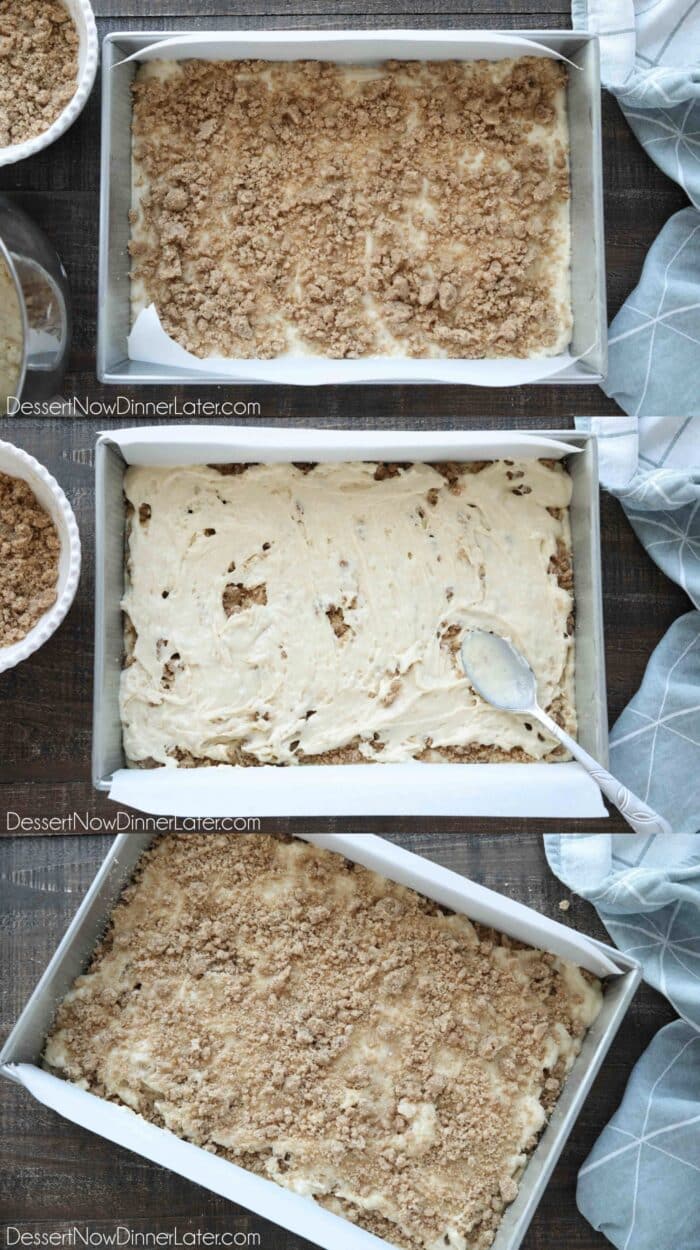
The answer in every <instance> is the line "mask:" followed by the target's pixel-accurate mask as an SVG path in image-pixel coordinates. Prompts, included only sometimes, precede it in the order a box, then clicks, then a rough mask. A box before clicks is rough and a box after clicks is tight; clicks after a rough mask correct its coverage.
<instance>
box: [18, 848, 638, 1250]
mask: <svg viewBox="0 0 700 1250" xmlns="http://www.w3.org/2000/svg"><path fill="white" fill-rule="evenodd" d="M154 836H155V835H154V834H153V833H150V834H146V833H140V834H135V833H130V834H120V835H119V836H118V837H117V838H116V840H115V841H114V843H113V844H112V847H111V849H110V851H109V853H108V854H107V857H106V859H105V862H104V864H103V865H102V868H101V869H100V871H99V872H98V874H97V877H96V878H95V881H94V883H93V885H92V886H91V888H90V890H89V891H88V893H87V895H86V896H85V899H84V900H83V903H82V905H81V907H80V909H79V911H78V913H77V915H76V917H75V919H74V920H73V922H72V924H71V925H70V927H69V929H68V931H67V933H66V935H65V937H64V938H63V940H62V942H61V943H60V945H59V947H58V949H57V951H56V953H55V955H54V956H53V958H52V960H51V962H50V963H49V965H48V967H47V969H46V971H45V973H44V975H43V976H42V978H41V980H40V981H39V984H38V985H37V987H36V989H35V991H34V993H33V994H32V996H31V998H30V1000H29V1002H28V1003H27V1005H26V1007H25V1008H24V1011H23V1012H22V1014H21V1016H20V1018H19V1020H18V1021H17V1024H16V1025H15V1027H14V1029H13V1030H12V1033H11V1034H10V1036H9V1038H8V1040H7V1042H6V1043H5V1046H4V1047H3V1049H2V1052H1V1053H0V1072H2V1074H3V1075H4V1076H6V1077H9V1078H10V1079H11V1080H14V1081H17V1082H18V1083H20V1084H22V1085H25V1086H26V1087H27V1088H28V1089H29V1090H30V1092H31V1093H32V1094H33V1095H34V1096H35V1097H36V1098H37V1099H38V1100H39V1101H40V1102H43V1103H45V1104H46V1105H48V1106H52V1107H54V1109H55V1110H57V1111H58V1112H59V1113H60V1114H62V1115H64V1116H67V1118H69V1119H71V1120H73V1121H74V1122H76V1123H78V1124H81V1125H82V1126H83V1127H85V1128H88V1129H90V1130H91V1131H93V1132H97V1133H99V1134H100V1135H101V1136H103V1137H107V1138H108V1139H109V1140H111V1141H115V1142H117V1143H118V1144H120V1145H123V1146H126V1147H127V1148H128V1149H130V1150H132V1151H135V1152H136V1153H137V1154H140V1155H142V1156H145V1157H146V1158H150V1159H153V1160H154V1161H156V1162H158V1163H162V1164H164V1165H165V1166H168V1167H170V1168H171V1169H172V1170H173V1171H175V1172H177V1173H179V1174H180V1175H182V1176H186V1177H188V1178H189V1179H192V1180H196V1181H197V1182H198V1183H200V1184H203V1185H205V1186H206V1187H207V1188H209V1189H210V1190H212V1191H213V1192H215V1193H218V1194H220V1195H222V1196H224V1197H226V1198H229V1199H231V1200H233V1201H236V1202H238V1203H240V1205H242V1206H245V1207H247V1208H248V1209H250V1210H253V1211H255V1212H257V1214H259V1215H263V1216H265V1217H266V1218H268V1219H272V1220H274V1221H275V1222H277V1223H279V1224H281V1225H282V1226H283V1227H285V1228H287V1229H289V1230H290V1231H292V1232H294V1233H297V1234H298V1235H299V1236H302V1237H307V1238H309V1239H310V1240H313V1241H316V1242H317V1244H319V1245H321V1246H325V1247H326V1248H327V1250H336V1248H337V1246H338V1245H341V1244H342V1245H343V1246H344V1247H345V1250H372V1248H373V1247H380V1246H381V1245H382V1244H384V1245H385V1246H387V1245H388V1243H382V1242H381V1241H379V1240H377V1239H376V1238H375V1237H372V1236H370V1235H369V1234H368V1233H366V1232H365V1231H364V1230H363V1229H360V1228H357V1227H356V1226H355V1225H353V1224H350V1223H348V1222H346V1221H345V1220H341V1219H340V1217H338V1216H335V1215H332V1214H331V1213H330V1212H329V1211H325V1210H324V1209H323V1208H321V1207H318V1206H317V1205H316V1204H315V1203H313V1202H311V1201H310V1200H309V1199H308V1198H305V1197H301V1196H299V1195H296V1194H291V1193H290V1192H288V1191H286V1190H284V1189H281V1188H280V1187H279V1186H277V1185H276V1184H275V1183H274V1182H273V1181H267V1180H263V1179H262V1178H260V1177H258V1176H255V1175H253V1174H251V1173H249V1172H245V1171H243V1170H242V1169H240V1168H238V1167H236V1166H235V1165H234V1164H231V1163H228V1162H227V1161H226V1160H223V1159H219V1158H216V1157H215V1156H213V1155H211V1154H208V1153H207V1152H205V1151H203V1150H201V1149H200V1148H199V1147H196V1146H192V1145H190V1144H189V1143H184V1142H181V1141H179V1139H177V1138H174V1137H173V1136H172V1134H170V1133H166V1132H165V1131H164V1130H162V1129H159V1128H156V1127H155V1126H152V1125H149V1124H147V1123H145V1122H144V1121H143V1120H142V1119H141V1118H140V1117H138V1116H135V1115H133V1114H132V1113H125V1112H124V1111H123V1110H122V1109H121V1108H117V1107H115V1106H113V1105H111V1104H109V1103H105V1102H104V1101H103V1100H102V1099H98V1098H96V1097H94V1096H93V1095H90V1094H87V1093H85V1092H84V1091H82V1090H79V1089H77V1088H76V1087H75V1086H72V1085H69V1084H67V1083H66V1082H64V1081H62V1080H60V1079H59V1078H57V1077H55V1076H51V1075H49V1074H48V1073H44V1072H42V1071H40V1070H39V1065H40V1063H41V1055H42V1053H43V1049H44V1044H45V1039H46V1036H47V1034H48V1032H49V1029H50V1027H51V1023H52V1020H53V1017H54V1013H55V1011H56V1008H57V1006H58V1004H59V1003H60V1002H61V1000H62V999H63V997H64V996H65V994H66V993H67V991H68V989H69V988H70V986H71V985H72V983H73V981H74V979H75V978H76V976H78V975H80V973H81V972H83V971H84V969H85V967H86V965H87V963H88V962H89V959H90V956H91V954H92V952H93V950H94V949H95V946H96V945H97V943H98V941H99V940H100V938H101V936H102V934H103V933H104V930H105V928H106V925H107V922H108V919H109V916H110V913H111V911H112V908H113V906H114V904H115V902H116V900H117V898H118V897H119V895H120V893H121V891H122V889H123V888H124V886H125V885H126V884H127V882H128V881H129V880H130V879H131V877H132V875H133V872H134V869H135V866H136V864H137V862H138V860H139V857H140V856H141V854H142V852H143V851H144V850H145V849H146V848H147V846H148V845H149V843H150V842H151V840H152V839H153V837H154ZM229 836H230V837H237V836H240V835H237V834H230V835H229ZM247 836H249V837H256V836H258V835H256V834H249V835H247ZM302 836H304V837H305V838H306V840H308V841H310V842H312V843H314V844H315V845H318V846H324V847H327V848H329V849H331V850H336V851H338V852H340V853H341V854H342V855H345V856H346V857H347V858H349V859H351V860H355V861H357V862H361V863H363V864H365V866H367V867H370V868H373V869H375V870H376V871H379V872H381V873H383V875H384V876H386V877H388V878H389V879H391V880H396V881H399V882H400V883H401V884H403V885H409V886H411V887H412V888H414V889H417V890H419V891H420V892H421V893H423V894H425V895H427V896H428V897H429V898H434V899H436V901H437V902H439V903H441V904H442V905H443V906H447V907H450V908H451V909H452V910H456V911H461V912H463V913H464V914H465V915H468V916H469V915H470V916H472V918H473V919H476V920H480V921H481V922H482V923H486V924H494V926H495V927H496V928H498V929H500V930H501V931H502V932H505V933H509V934H511V936H513V937H518V938H520V940H530V941H534V942H536V943H537V942H541V944H542V946H543V947H544V949H552V950H554V951H555V953H561V954H563V955H565V956H566V957H569V958H572V957H573V958H575V957H576V956H575V955H573V956H572V954H571V953H570V951H569V944H570V943H571V942H572V941H576V942H580V941H581V940H582V941H583V943H584V944H585V946H586V947H587V948H588V952H589V955H588V956H587V957H586V958H589V959H590V958H593V959H594V960H595V961H597V960H600V959H602V960H603V961H604V966H607V967H608V968H610V969H612V972H611V974H610V975H609V976H608V978H607V980H606V981H605V993H604V999H603V1006H602V1009H601V1012H600V1014H599V1016H598V1018H597V1020H596V1021H595V1022H594V1024H593V1025H592V1027H591V1028H590V1030H589V1032H588V1034H587V1035H586V1037H585V1039H584V1042H583V1046H582V1049H581V1053H580V1054H579V1055H578V1057H577V1058H576V1060H575V1062H574V1066H573V1068H572V1071H571V1073H570V1074H569V1077H568V1079H567V1081H566V1083H565V1085H564V1088H563V1090H562V1093H561V1095H560V1097H559V1100H558V1102H557V1105H556V1107H555V1109H554V1112H553V1114H552V1116H551V1119H550V1121H549V1124H548V1125H547V1127H546V1129H545V1131H544V1133H543V1134H542V1137H541V1138H540V1140H539V1143H538V1145H537V1147H536V1149H535V1151H534V1152H533V1154H532V1155H531V1157H530V1160H529V1162H528V1165H527V1167H526V1169H525V1172H524V1174H523V1177H522V1179H521V1181H520V1188H519V1192H518V1196H517V1198H516V1199H515V1201H514V1202H513V1203H512V1204H511V1206H509V1207H508V1209H507V1211H506V1213H505V1216H504V1219H503V1221H502V1223H501V1225H500V1227H499V1230H498V1233H497V1235H496V1240H495V1242H494V1245H493V1250H517V1248H518V1247H519V1246H520V1244H521V1241H522V1239H523V1237H524V1236H525V1233H526V1232H527V1229H528V1226H529V1224H530V1221H531V1220H532V1217H533V1215H534V1213H535V1210H536V1208H537V1204H538V1202H539V1200H540V1198H541V1197H542V1194H543V1192H544V1189H545V1187H546V1185H547V1183H548V1181H549V1179H550V1177H551V1175H552V1172H553V1170H554V1167H555V1164H556V1162H557V1160H558V1158H559V1155H560V1154H561V1151H562V1149H563V1147H564V1145H565V1143H566V1141H567V1139H568V1137H569V1136H570V1134H571V1132H572V1130H573V1128H574V1124H575V1122H576V1118H577V1116H578V1114H579V1112H580V1110H581V1107H582V1105H583V1103H584V1101H585V1099H586V1097H587V1095H588V1093H589V1091H590V1088H591V1086H592V1084H593V1081H594V1079H595V1077H596V1075H597V1073H598V1071H599V1069H600V1067H601V1065H602V1063H603V1062H604V1060H605V1057H606V1054H607V1052H608V1050H609V1048H610V1046H611V1044H612V1042H613V1039H614V1037H615V1034H616V1033H617V1030H618V1029H619V1027H620V1025H621V1023H622V1020H623V1019H624V1016H625V1014H626V1012H627V1010H628V1008H629V1005H630V1002H631V1000H632V998H633V996H634V994H635V992H636V989H637V987H638V985H639V982H640V980H641V970H640V967H639V964H638V963H637V962H636V961H635V960H634V959H631V958H629V956H627V955H624V954H622V953H621V952H620V951H618V950H615V949H614V948H613V947H611V946H608V945H606V944H605V943H602V942H597V941H594V940H593V939H591V938H587V937H585V936H584V935H577V934H576V933H575V931H572V930H571V929H570V928H569V927H568V926H563V925H561V924H560V923H558V922H556V921H551V920H549V919H548V918H547V917H544V916H541V915H539V913H538V912H536V911H534V910H532V909H531V908H529V907H525V906H524V905H522V904H517V903H514V902H513V901H512V900H511V899H508V898H507V897H505V896H504V895H502V894H498V893H496V892H494V891H492V890H486V889H484V888H483V887H481V886H478V885H477V884H476V883H474V882H470V881H469V880H467V879H466V878H464V877H462V876H460V875H459V874H457V873H454V872H451V871H449V870H447V869H444V868H441V867H439V866H438V865H436V864H434V863H433V862H431V861H429V860H426V859H424V858H422V857H420V856H417V855H412V854H410V853H409V852H407V851H404V850H402V849H401V848H399V847H397V846H396V845H395V844H394V843H389V842H387V841H385V840H384V839H383V838H377V837H374V836H372V835H370V834H359V835H354V836H352V835H343V834H309V835H302ZM580 962H585V958H583V957H582V958H581V959H580ZM15 1065H22V1066H15Z"/></svg>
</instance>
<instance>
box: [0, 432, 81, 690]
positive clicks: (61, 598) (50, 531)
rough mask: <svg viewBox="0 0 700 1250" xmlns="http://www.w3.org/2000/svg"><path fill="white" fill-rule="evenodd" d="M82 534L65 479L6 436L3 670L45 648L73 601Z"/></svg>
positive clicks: (1, 517)
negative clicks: (63, 485)
mask: <svg viewBox="0 0 700 1250" xmlns="http://www.w3.org/2000/svg"><path fill="white" fill-rule="evenodd" d="M79 576H80V535H79V533H78V525H77V522H76V519H75V516H74V514H73V509H72V508H71V506H70V504H69V502H68V500H67V499H66V496H65V495H64V493H63V491H62V490H61V487H60V486H59V484H58V482H57V481H56V480H55V479H54V478H53V477H52V476H51V474H50V473H49V472H48V470H47V469H45V468H44V466H43V465H42V464H39V461H38V460H35V459H34V457H33V456H30V455H28V453H27V452H26V451H23V450H22V449H21V448H20V447H15V446H14V445H13V444H12V443H4V442H1V441H0V673H4V672H5V671H6V670H7V669H9V668H14V667H15V665H17V664H20V663H21V661H22V660H26V659H27V657H28V656H30V655H32V654H33V653H34V652H35V651H38V649H39V647H42V646H43V645H44V643H45V642H46V641H47V640H48V639H49V638H50V637H51V635H52V634H53V633H55V631H56V630H57V629H58V627H59V625H60V624H61V622H62V620H63V618H64V617H65V615H66V613H67V612H68V609H69V608H70V606H71V604H72V602H73V599H74V598H75V592H76V590H77V587H78V578H79Z"/></svg>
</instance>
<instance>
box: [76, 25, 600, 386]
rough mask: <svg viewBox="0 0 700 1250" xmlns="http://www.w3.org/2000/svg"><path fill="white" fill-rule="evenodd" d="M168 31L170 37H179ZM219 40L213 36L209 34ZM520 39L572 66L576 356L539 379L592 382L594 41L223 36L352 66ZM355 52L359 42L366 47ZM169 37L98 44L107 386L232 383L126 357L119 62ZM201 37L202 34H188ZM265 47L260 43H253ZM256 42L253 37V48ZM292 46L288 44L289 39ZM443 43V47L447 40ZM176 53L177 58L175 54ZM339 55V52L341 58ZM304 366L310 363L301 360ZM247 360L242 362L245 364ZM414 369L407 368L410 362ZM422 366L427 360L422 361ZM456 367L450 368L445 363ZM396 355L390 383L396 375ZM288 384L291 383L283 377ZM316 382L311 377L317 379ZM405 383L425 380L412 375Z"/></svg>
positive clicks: (117, 36) (125, 105) (126, 165)
mask: <svg viewBox="0 0 700 1250" xmlns="http://www.w3.org/2000/svg"><path fill="white" fill-rule="evenodd" d="M173 33H177V35H178V37H180V36H182V35H183V33H185V32H181V31H178V32H173ZM217 33H218V34H219V35H220V34H221V32H217ZM494 33H497V35H498V36H499V37H501V36H503V37H505V38H508V37H511V38H516V39H518V38H526V39H529V40H534V41H535V42H537V43H539V44H542V45H544V46H545V47H547V48H550V49H552V50H553V51H555V52H558V53H560V54H561V55H563V56H565V57H567V58H568V59H569V60H570V61H572V62H573V63H574V64H575V65H577V66H578V67H579V71H580V72H574V71H571V72H570V75H569V86H568V99H567V105H568V116H569V134H570V166H571V289H572V305H573V321H574V325H573V337H572V345H571V352H572V355H574V356H576V357H579V359H577V360H576V362H575V363H573V364H572V365H570V366H569V367H568V368H566V369H565V370H564V371H562V372H560V373H558V374H555V375H553V376H551V377H549V378H543V379H541V381H542V382H550V383H554V384H556V385H561V384H562V383H571V382H580V383H585V384H590V383H592V382H599V381H601V380H602V379H603V378H604V377H605V375H606V372H607V315H606V270H605V248H604V229H603V174H602V141H601V113H600V94H601V89H600V64H599V50H598V40H597V37H596V36H595V35H590V34H587V33H585V32H583V31H561V30H559V31H536V30H528V31H498V32H493V31H490V32H489V31H479V30H458V31H454V30H450V31H440V30H432V31H431V30H425V31H412V30H396V31H381V30H377V31H371V32H367V31H364V32H353V31H340V32H339V31H308V32H291V33H290V32H284V31H280V32H277V34H278V35H279V38H278V39H276V38H275V36H274V34H272V33H271V32H260V31H245V32H243V31H231V32H227V34H229V35H230V39H231V40H232V41H233V42H234V46H235V49H236V52H237V54H238V55H240V57H242V58H244V57H249V56H254V57H261V58H264V59H269V60H289V59H290V56H291V55H293V56H294V57H296V58H306V59H326V60H333V59H343V41H345V43H346V44H347V45H348V46H352V49H353V59H354V60H362V59H364V60H374V61H376V60H381V59H385V58H386V57H392V58H393V59H397V60H401V59H406V60H415V59H417V58H418V59H440V58H444V57H445V56H453V57H456V58H459V56H460V42H461V44H462V47H463V48H466V47H467V46H468V44H469V41H470V40H472V41H473V40H474V39H475V37H477V36H478V37H484V36H489V35H490V36H493V35H494ZM370 36H371V42H368V43H367V45H366V46H364V44H363V42H362V41H368V40H370ZM168 37H169V36H168V33H166V32H163V31H154V32H143V31H139V32H123V33H122V32H119V33H114V34H111V35H108V36H107V37H106V38H105V40H104V45H103V61H102V65H103V73H102V164H101V181H100V254H99V301H98V320H97V375H98V377H99V379H100V381H102V382H107V383H114V384H115V385H120V386H123V385H134V384H138V383H145V384H153V383H156V384H163V385H168V384H169V385H173V384H179V385H183V384H193V385H198V384H199V385H201V384H202V383H206V382H228V383H229V384H230V383H231V381H232V379H231V377H230V376H229V377H221V376H220V375H217V374H216V373H213V372H212V373H211V374H210V373H207V372H200V371H198V370H188V369H180V368H176V367H165V366H161V365H153V364H143V363H140V362H137V361H131V360H129V359H128V352H127V337H128V334H129V330H130V326H131V321H130V281H129V268H130V261H129V255H128V243H129V231H130V227H129V210H130V208H131V90H130V88H131V83H132V81H133V79H134V75H135V73H136V65H135V64H134V63H133V62H132V63H130V64H123V63H122V62H124V60H125V58H126V57H129V56H131V55H133V54H134V53H137V52H140V51H142V50H143V49H144V48H146V47H148V45H149V44H152V43H154V42H157V41H158V40H163V39H166V38H168ZM197 37H198V38H202V37H203V32H201V31H199V32H197ZM261 39H264V40H265V41H266V42H265V44H263V45H262V46H261V43H260V40H261ZM256 40H257V41H258V42H257V43H256ZM292 41H293V42H292ZM448 41H449V42H448ZM183 55H186V53H184V52H183ZM345 59H347V52H346V54H345ZM309 359H310V360H313V358H309ZM246 363H248V364H249V363H250V362H246ZM350 363H351V364H352V370H351V371H350V374H351V376H349V377H348V379H347V380H349V381H356V382H362V381H363V380H364V379H363V370H362V360H361V359H360V360H357V361H352V362H350ZM411 363H412V364H413V365H414V364H415V363H416V362H411ZM427 363H429V362H426V364H427ZM453 363H457V362H453ZM401 367H402V361H401V358H400V357H397V359H396V378H395V379H393V380H395V381H402V380H408V379H403V378H402V374H401ZM284 380H291V381H294V380H295V379H294V378H292V377H290V378H289V379H284ZM323 380H324V379H323V377H322V376H320V377H319V381H323ZM413 380H417V381H420V380H426V381H430V380H433V381H434V379H430V378H429V377H428V376H427V374H426V378H425V379H423V378H421V377H419V378H415V379H413Z"/></svg>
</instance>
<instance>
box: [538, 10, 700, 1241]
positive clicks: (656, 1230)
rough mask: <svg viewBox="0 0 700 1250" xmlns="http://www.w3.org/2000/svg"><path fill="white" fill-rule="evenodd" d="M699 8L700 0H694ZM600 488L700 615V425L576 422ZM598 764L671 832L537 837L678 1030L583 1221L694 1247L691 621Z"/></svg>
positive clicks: (600, 1147) (612, 1129) (624, 1123)
mask: <svg viewBox="0 0 700 1250" xmlns="http://www.w3.org/2000/svg"><path fill="white" fill-rule="evenodd" d="M699 4H700V0H699ZM577 425H578V426H579V427H580V428H585V429H589V430H593V431H594V432H595V433H596V434H597V435H598V447H599V452H600V464H601V480H602V481H603V483H604V485H606V486H607V487H608V489H609V490H611V491H612V493H613V494H615V495H617V496H618V498H619V499H620V500H621V502H622V506H623V507H624V509H625V511H626V513H627V515H628V517H629V519H630V521H631V522H632V524H633V526H634V528H635V530H636V532H637V534H638V536H639V538H640V541H641V542H642V543H643V544H644V546H645V547H646V548H647V551H648V553H649V555H650V556H651V557H652V558H653V559H654V560H655V561H656V563H657V564H658V565H659V566H660V568H662V569H663V570H664V572H666V573H667V574H668V576H669V577H672V578H673V579H674V580H675V581H677V582H679V584H680V585H682V586H683V587H684V588H685V590H686V591H687V593H688V595H689V597H690V599H691V602H692V603H694V604H695V605H696V608H697V607H698V606H700V417H687V418H682V417H641V418H635V417H593V418H590V417H589V418H586V417H581V418H579V419H578V420H577ZM610 755H611V764H612V767H613V770H614V771H615V773H616V774H617V775H619V776H620V778H621V779H622V780H623V781H624V782H625V784H626V785H628V786H630V787H631V788H632V789H634V790H635V791H636V792H637V793H638V794H640V795H642V796H643V797H645V798H646V799H647V801H648V802H650V803H651V804H652V805H653V806H654V807H655V808H657V810H659V811H660V812H661V813H662V814H663V815H665V816H666V818H667V819H668V820H669V821H670V822H671V824H672V827H673V828H674V829H676V830H678V832H677V833H675V834H673V835H671V836H664V835H661V834H656V835H652V836H650V837H643V836H637V837H634V836H631V835H627V834H617V835H610V834H595V835H592V836H590V837H581V836H580V835H578V836H577V835H573V834H550V835H547V836H546V837H545V849H546V852H547V858H548V860H549V863H550V866H551V867H552V869H553V871H554V872H555V873H556V874H557V876H558V877H560V878H561V880H562V881H564V882H565V883H566V885H567V886H568V887H569V888H570V889H572V890H574V891H576V892H577V893H578V894H581V895H582V896H583V897H584V898H587V899H589V900H590V902H592V903H593V905H594V906H595V907H596V909H597V911H598V913H599V915H600V917H601V919H602V921H603V923H604V924H605V926H606V928H607V929H608V931H609V933H610V935H611V937H612V938H613V940H614V942H615V943H616V945H617V946H618V947H619V948H620V949H621V950H623V951H625V952H627V953H628V954H630V955H633V956H635V957H636V958H637V959H639V960H640V962H641V963H642V965H643V969H644V976H645V979H646V980H647V981H648V982H649V983H650V984H651V985H653V986H655V987H656V989H658V990H659V991H660V992H661V993H662V994H665V995H666V997H667V998H668V999H669V1001H670V1002H671V1003H672V1004H673V1006H674V1008H675V1009H676V1011H677V1012H678V1014H679V1016H680V1017H681V1019H680V1020H679V1021H677V1022H676V1023H674V1024H671V1025H668V1026H667V1027H666V1028H665V1029H662V1030H661V1032H660V1033H659V1034H658V1035H657V1036H656V1038H655V1039H654V1041H653V1042H652V1044H651V1046H650V1047H649V1048H648V1050H647V1051H646V1054H645V1055H644V1056H643V1058H642V1059H641V1060H640V1061H639V1063H638V1064H637V1066H636V1068H635V1069H634V1071H633V1073H632V1076H631V1077H630V1081H629V1084H628V1086H627V1089H626V1091H625V1095H624V1098H623V1101H622V1103H621V1105H620V1107H619V1109H618V1111H617V1112H616V1113H615V1115H614V1116H613V1119H612V1120H611V1121H610V1124H609V1125H608V1126H607V1128H606V1129H605V1130H604V1131H603V1133H602V1135H601V1136H600V1138H599V1139H598V1141H597V1142H596V1145H595V1146H594V1148H593V1150H592V1152H591V1154H590V1156H589V1158H588V1159H587V1160H586V1162H585V1163H584V1166H583V1167H582V1169H581V1172H580V1173H579V1184H578V1191H577V1201H578V1205H579V1208H580V1210H581V1211H582V1212H583V1214H584V1215H585V1216H586V1218H587V1219H588V1220H589V1221H590V1223H591V1224H592V1225H593V1226H594V1227H595V1228H597V1229H600V1230H601V1231H602V1232H603V1233H605V1235H606V1236H607V1237H608V1238H609V1240H610V1241H611V1242H612V1243H613V1245H615V1246H617V1247H618V1250H700V1197H699V1195H700V612H699V611H697V610H695V611H690V612H687V613H685V614H684V615H683V616H681V617H680V618H679V620H677V621H676V622H675V623H674V625H673V626H672V627H671V629H670V630H669V631H668V633H667V634H666V637H665V638H664V639H663V640H662V641H661V643H660V644H659V646H658V647H657V648H656V651H655V652H654V654H653V655H652V657H651V659H650V661H649V664H648V667H647V671H646V674H645V677H644V681H643V683H642V687H641V689H640V690H639V692H638V693H637V695H635V697H634V699H633V700H632V702H631V703H630V704H629V706H628V707H627V708H626V710H625V711H624V712H623V714H622V716H621V717H620V719H619V720H618V722H617V724H616V725H615V727H614V729H613V732H612V734H611V752H610Z"/></svg>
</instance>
